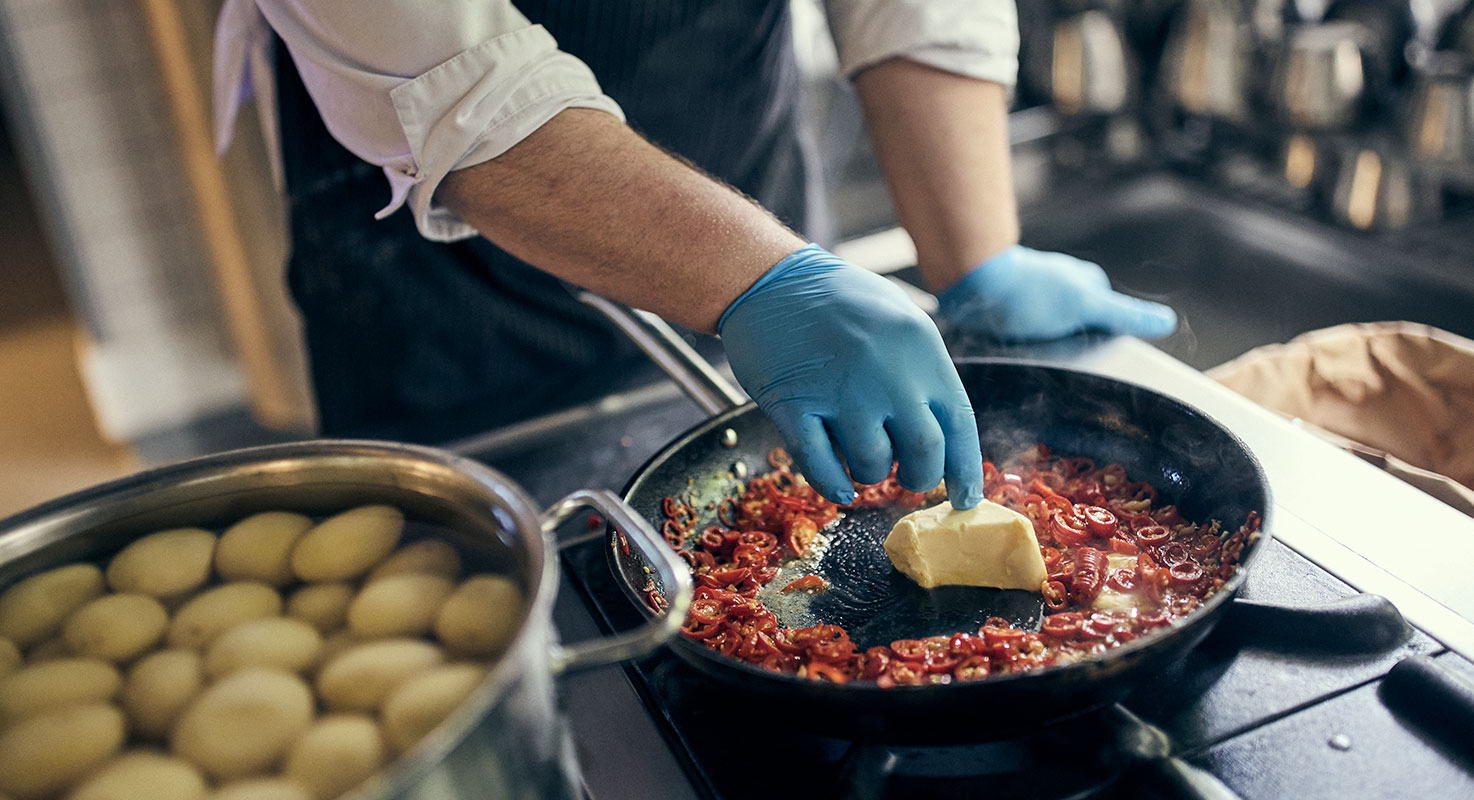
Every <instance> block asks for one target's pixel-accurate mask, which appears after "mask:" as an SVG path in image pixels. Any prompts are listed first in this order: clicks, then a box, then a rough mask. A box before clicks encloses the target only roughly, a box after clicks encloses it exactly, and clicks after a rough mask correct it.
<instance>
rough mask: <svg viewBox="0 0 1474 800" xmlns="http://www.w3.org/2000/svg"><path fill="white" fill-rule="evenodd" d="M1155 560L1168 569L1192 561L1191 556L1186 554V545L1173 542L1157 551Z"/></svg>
mask: <svg viewBox="0 0 1474 800" xmlns="http://www.w3.org/2000/svg"><path fill="white" fill-rule="evenodd" d="M1157 558H1158V560H1159V561H1161V562H1162V563H1163V564H1166V565H1167V566H1168V567H1173V566H1176V565H1178V564H1182V563H1185V562H1187V561H1191V560H1192V554H1190V553H1188V551H1187V545H1185V544H1183V543H1182V542H1173V543H1171V544H1169V545H1167V546H1166V547H1163V548H1162V549H1160V550H1158V551H1157Z"/></svg>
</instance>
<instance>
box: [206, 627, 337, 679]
mask: <svg viewBox="0 0 1474 800" xmlns="http://www.w3.org/2000/svg"><path fill="white" fill-rule="evenodd" d="M321 652H322V634H320V633H318V632H317V629H316V628H314V627H312V626H311V625H309V624H307V623H305V622H303V621H302V620H300V619H291V618H290V617H267V618H265V619H256V620H251V621H250V622H242V623H241V624H239V625H237V626H235V627H234V628H231V629H230V630H227V631H225V632H224V633H222V634H220V635H219V636H217V637H215V641H213V642H211V643H210V647H209V649H208V650H206V651H205V674H206V675H209V676H210V677H211V678H219V677H221V676H223V675H225V674H227V673H230V672H234V671H236V670H238V669H241V668H244V667H277V668H279V669H284V670H286V671H288V672H302V671H303V670H306V669H307V668H308V667H310V666H312V665H313V664H315V663H317V659H318V655H319V654H320V653H321Z"/></svg>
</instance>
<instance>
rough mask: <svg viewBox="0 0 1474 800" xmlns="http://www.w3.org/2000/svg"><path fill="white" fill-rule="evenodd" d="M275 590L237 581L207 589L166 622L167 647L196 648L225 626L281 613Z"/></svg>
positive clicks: (278, 596) (255, 583) (255, 582)
mask: <svg viewBox="0 0 1474 800" xmlns="http://www.w3.org/2000/svg"><path fill="white" fill-rule="evenodd" d="M281 608H282V599H281V595H279V594H277V593H276V590H275V589H273V588H271V587H270V586H267V585H266V584H264V583H259V582H257V581H237V582H235V583H227V584H225V585H223V586H216V587H215V588H213V589H207V590H205V591H203V592H200V593H199V594H197V595H195V596H194V597H192V598H190V600H189V602H187V603H185V604H184V605H183V606H181V607H180V609H179V611H178V612H176V613H175V614H174V620H173V621H172V622H170V623H169V646H170V647H194V648H200V647H204V646H205V645H207V644H209V643H210V641H211V640H212V639H214V638H215V637H216V636H218V635H219V634H220V633H222V632H224V631H225V630H227V629H229V628H234V627H235V626H237V625H239V624H241V623H242V622H249V621H251V620H253V619H261V618H263V617H275V616H280V615H281Z"/></svg>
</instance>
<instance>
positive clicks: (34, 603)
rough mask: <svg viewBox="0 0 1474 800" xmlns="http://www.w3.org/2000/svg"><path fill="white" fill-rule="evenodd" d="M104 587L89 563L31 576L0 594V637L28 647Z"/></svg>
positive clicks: (59, 626)
mask: <svg viewBox="0 0 1474 800" xmlns="http://www.w3.org/2000/svg"><path fill="white" fill-rule="evenodd" d="M104 588H105V587H104V586H103V580H102V570H100V569H98V568H97V567H94V566H93V565H91V564H68V565H66V566H64V567H57V568H56V569H52V570H47V571H46V572H42V573H40V574H37V575H32V576H31V577H29V578H26V579H25V580H23V581H20V582H18V583H16V584H15V585H14V586H11V587H10V588H9V589H6V590H5V591H4V592H3V593H0V636H3V637H5V638H7V639H9V640H10V641H12V642H14V643H15V645H16V646H17V647H20V648H27V647H30V646H31V645H33V644H35V643H37V642H39V641H41V640H43V639H45V638H47V637H49V636H51V635H52V634H53V633H56V631H57V630H58V629H59V628H61V623H62V620H65V619H66V618H67V617H68V616H69V615H70V614H71V613H72V612H73V611H76V610H77V609H78V608H81V607H82V604H83V603H86V602H87V601H89V600H91V599H92V598H94V597H97V596H99V595H101V594H102V592H103V589H104Z"/></svg>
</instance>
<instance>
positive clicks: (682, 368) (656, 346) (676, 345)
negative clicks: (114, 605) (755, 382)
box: [578, 292, 747, 416]
mask: <svg viewBox="0 0 1474 800" xmlns="http://www.w3.org/2000/svg"><path fill="white" fill-rule="evenodd" d="M578 299H579V301H581V302H583V303H587V304H588V305H590V306H593V307H594V308H595V309H596V310H597V311H598V312H599V313H601V314H603V315H604V316H606V317H608V318H609V321H610V322H612V323H614V325H615V327H617V328H619V330H620V331H622V332H623V333H624V335H626V336H628V337H629V338H630V340H631V341H633V342H634V343H635V345H636V346H637V347H639V348H640V349H641V350H643V351H645V355H647V356H650V358H651V360H653V361H654V362H655V364H656V366H658V367H660V368H661V369H662V370H664V371H665V373H666V374H667V375H669V376H670V377H671V379H672V380H674V381H675V382H676V383H677V384H679V385H680V387H681V389H682V390H684V391H685V392H686V394H688V395H690V397H691V399H692V400H695V401H696V404H697V405H699V406H701V408H702V409H704V410H705V411H706V413H708V414H710V415H712V416H716V415H718V414H721V413H722V412H724V411H730V410H732V409H734V408H736V407H738V406H740V405H744V404H746V403H747V396H746V395H744V394H743V393H742V391H741V390H739V389H738V388H737V387H735V386H733V385H732V384H730V383H728V382H727V379H726V378H724V377H722V374H721V373H719V372H717V370H716V367H713V366H712V365H711V364H710V363H709V362H708V361H707V360H706V359H704V358H702V357H701V354H700V353H698V352H696V351H695V350H694V349H693V348H692V347H691V345H689V344H686V340H685V339H682V338H681V336H680V334H678V333H676V332H675V329H673V328H671V326H670V325H669V324H668V323H667V322H666V321H665V320H663V319H661V318H660V317H657V316H655V315H654V314H651V313H650V312H649V311H641V310H640V309H638V308H630V307H629V306H625V305H621V304H619V303H615V302H613V301H611V300H609V299H607V298H604V297H600V296H599V295H596V294H594V293H593V292H579V294H578Z"/></svg>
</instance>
